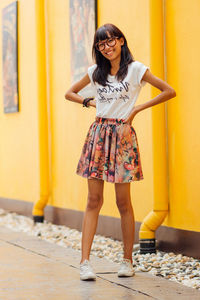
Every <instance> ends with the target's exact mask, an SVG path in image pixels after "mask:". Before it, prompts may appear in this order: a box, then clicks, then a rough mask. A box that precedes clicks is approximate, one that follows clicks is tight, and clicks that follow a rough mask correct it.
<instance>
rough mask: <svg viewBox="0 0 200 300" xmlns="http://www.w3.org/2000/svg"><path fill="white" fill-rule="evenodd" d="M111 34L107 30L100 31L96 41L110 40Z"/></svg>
mask: <svg viewBox="0 0 200 300" xmlns="http://www.w3.org/2000/svg"><path fill="white" fill-rule="evenodd" d="M112 35H113V34H112V33H110V32H109V31H108V30H106V31H104V30H102V31H100V32H99V33H98V35H97V39H98V41H103V40H106V39H107V38H110V37H111V36H112Z"/></svg>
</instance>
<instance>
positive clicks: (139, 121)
mask: <svg viewBox="0 0 200 300" xmlns="http://www.w3.org/2000/svg"><path fill="white" fill-rule="evenodd" d="M9 2H11V1H1V4H0V8H2V7H3V6H4V5H5V4H7V3H9ZM161 2H162V1H161ZM165 2H166V7H165V14H166V56H165V58H164V59H165V60H166V75H167V77H166V79H167V82H168V83H169V84H171V85H172V87H173V88H174V89H175V90H176V92H177V97H176V98H175V99H173V100H171V101H169V102H168V103H166V104H165V105H166V107H167V115H166V116H167V124H166V126H167V136H166V137H165V138H166V139H167V138H168V139H167V141H168V149H167V151H168V168H169V203H170V211H169V215H168V217H167V219H166V221H165V223H164V224H165V225H167V226H170V227H176V228H181V229H186V230H188V229H190V230H194V231H199V230H200V227H199V221H198V216H197V213H198V211H199V204H198V198H199V189H198V186H197V184H198V182H199V179H200V178H199V176H200V175H199V172H198V171H197V170H198V166H199V164H200V158H199V155H198V154H199V150H200V149H199V148H200V139H199V131H198V126H197V124H198V123H197V122H198V119H197V118H198V111H199V108H200V104H199V103H200V102H199V99H198V95H197V91H198V83H197V80H198V70H199V68H198V66H199V56H198V52H199V51H198V50H199V42H198V40H197V36H198V35H199V31H200V30H199V29H200V23H199V19H198V11H199V8H200V3H199V1H198V0H193V2H192V3H190V5H189V4H188V1H181V0H180V1H179V0H177V1H172V0H167V1H165ZM35 13H37V12H35V1H34V0H28V1H27V0H26V1H25V0H21V1H19V19H20V21H19V75H20V80H19V82H20V84H19V93H20V112H19V113H14V114H4V113H3V106H2V103H3V99H2V93H0V124H1V126H0V136H1V140H2V141H3V142H2V143H1V145H0V160H1V164H0V197H6V198H11V199H20V200H25V201H31V202H34V201H37V200H38V196H39V183H38V182H39V169H38V166H39V153H38V149H39V145H38V139H39V138H38V104H37V91H38V82H37V70H36V55H37V54H36V45H35V43H34V41H36V24H35V19H36V17H35ZM195 16H196V17H195ZM98 22H99V24H98V25H99V26H100V25H102V24H103V23H107V22H110V23H114V24H116V25H117V26H118V27H119V28H120V29H121V30H122V31H123V32H124V33H125V35H126V37H127V40H128V43H129V47H130V49H131V51H132V53H133V56H134V58H135V59H136V60H139V61H141V62H143V63H144V64H146V65H148V66H149V67H150V69H151V65H152V57H153V55H154V53H152V45H151V36H150V28H151V26H150V25H151V22H152V20H151V16H150V1H149V0H125V1H123V2H121V1H114V0H99V1H98ZM46 31H47V39H46V40H47V87H48V93H47V95H48V98H47V100H48V114H49V131H48V132H47V134H48V137H49V168H50V172H49V173H50V197H49V202H48V203H49V204H51V205H54V206H57V207H62V208H69V209H75V210H81V211H84V209H85V205H86V198H87V180H86V179H84V178H81V177H79V176H77V175H76V174H75V171H76V166H77V163H78V159H79V157H80V153H81V148H82V146H83V143H84V139H85V136H86V133H87V130H88V128H89V126H90V124H91V122H93V120H94V117H95V111H94V110H92V108H91V109H89V110H86V109H83V108H82V106H81V105H78V104H75V103H72V102H69V101H66V100H65V99H64V94H65V92H66V90H67V89H68V88H69V87H70V84H71V78H70V34H69V1H66V0H59V1H56V0H48V1H46ZM0 34H1V33H0ZM1 41H2V37H0V43H1ZM193 45H195V47H194V46H193ZM1 51H2V47H1V44H0V55H1V56H2V53H1ZM154 56H155V57H154V61H156V52H155V55H154ZM0 67H1V68H2V66H1V60H0ZM155 75H156V76H160V74H157V73H155ZM0 76H2V75H1V72H0ZM0 81H1V77H0ZM196 86H197V88H196ZM158 92H159V91H158ZM152 95H153V94H152V88H151V86H150V85H149V84H146V85H145V87H144V88H143V89H142V91H141V93H140V96H139V98H138V102H137V103H138V104H139V103H143V102H146V101H148V100H150V99H151V98H152V97H153V96H152ZM152 109H153V108H152ZM152 109H151V108H150V109H146V110H144V111H142V112H141V113H140V114H138V115H137V116H136V118H135V120H134V122H133V126H134V128H135V129H136V132H137V136H138V140H139V147H140V153H141V159H142V167H143V173H144V180H142V181H138V182H133V183H132V202H133V207H134V210H135V217H136V220H137V221H142V220H143V219H144V217H145V216H146V215H147V214H148V213H149V211H151V210H152V207H153V199H154V186H153V184H154V175H155V174H154V171H155V170H154V165H153V146H154V144H153V143H155V141H154V140H153V133H152ZM154 121H155V120H154ZM158 128H159V119H158ZM158 159H162V158H160V157H158ZM101 214H102V215H107V216H114V217H119V213H118V210H117V208H116V204H115V197H114V185H113V184H108V183H105V201H104V206H103V208H102V210H101Z"/></svg>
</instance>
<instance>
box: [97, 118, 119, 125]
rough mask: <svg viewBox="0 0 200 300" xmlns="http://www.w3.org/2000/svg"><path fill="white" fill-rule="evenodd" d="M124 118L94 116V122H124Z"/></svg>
mask: <svg viewBox="0 0 200 300" xmlns="http://www.w3.org/2000/svg"><path fill="white" fill-rule="evenodd" d="M124 121H125V120H124V119H112V118H101V117H96V118H95V122H96V123H100V124H125V122H124Z"/></svg>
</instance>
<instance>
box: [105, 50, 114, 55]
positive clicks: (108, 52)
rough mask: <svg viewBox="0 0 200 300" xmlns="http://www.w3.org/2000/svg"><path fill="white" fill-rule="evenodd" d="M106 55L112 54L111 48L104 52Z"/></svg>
mask: <svg viewBox="0 0 200 300" xmlns="http://www.w3.org/2000/svg"><path fill="white" fill-rule="evenodd" d="M104 53H105V54H106V55H108V56H111V55H112V54H113V50H109V51H106V52H104Z"/></svg>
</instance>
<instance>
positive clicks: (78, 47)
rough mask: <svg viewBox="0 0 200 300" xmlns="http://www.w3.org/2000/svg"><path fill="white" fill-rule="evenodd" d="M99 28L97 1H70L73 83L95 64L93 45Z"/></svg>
mask: <svg viewBox="0 0 200 300" xmlns="http://www.w3.org/2000/svg"><path fill="white" fill-rule="evenodd" d="M96 28H97V1H96V0H70V43H71V59H70V61H71V82H72V83H73V82H76V81H78V80H79V79H80V78H81V77H82V76H84V75H85V74H86V73H87V69H88V67H89V66H90V65H92V64H93V61H92V45H93V38H94V33H95V30H96Z"/></svg>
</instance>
